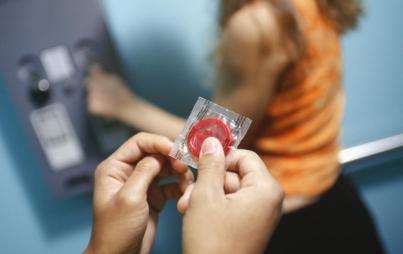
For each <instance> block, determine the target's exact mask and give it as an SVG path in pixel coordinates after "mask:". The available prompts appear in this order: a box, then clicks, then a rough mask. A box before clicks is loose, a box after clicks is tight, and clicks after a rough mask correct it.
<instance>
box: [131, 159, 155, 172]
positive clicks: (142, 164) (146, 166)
mask: <svg viewBox="0 0 403 254" xmlns="http://www.w3.org/2000/svg"><path fill="white" fill-rule="evenodd" d="M159 166H160V164H159V161H158V160H157V159H156V158H155V157H151V156H147V157H144V158H143V159H142V160H141V161H139V163H137V165H136V169H135V170H136V171H148V170H151V169H154V168H158V167H159Z"/></svg>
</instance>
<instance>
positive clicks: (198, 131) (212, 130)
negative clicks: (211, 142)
mask: <svg viewBox="0 0 403 254" xmlns="http://www.w3.org/2000/svg"><path fill="white" fill-rule="evenodd" d="M208 137H215V138H217V139H218V140H219V141H220V142H221V145H222V146H223V149H224V153H225V154H228V152H229V149H230V146H231V144H232V141H233V140H232V135H231V129H230V127H229V126H228V125H226V124H225V123H224V122H223V121H221V120H220V119H217V118H205V119H202V120H200V121H199V122H197V123H196V124H195V125H193V127H192V129H191V130H190V132H189V135H188V137H187V146H188V148H189V150H190V152H191V153H192V155H193V156H195V157H197V158H199V154H200V150H201V146H202V144H203V141H204V140H205V139H206V138H208Z"/></svg>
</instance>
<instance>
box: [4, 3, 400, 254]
mask: <svg viewBox="0 0 403 254" xmlns="http://www.w3.org/2000/svg"><path fill="white" fill-rule="evenodd" d="M104 2H105V11H106V14H107V16H108V20H109V25H110V28H111V30H112V33H113V36H114V38H115V40H116V44H117V46H118V48H119V51H120V53H121V56H122V58H123V60H124V61H125V63H126V71H127V73H128V75H129V78H130V80H131V81H133V85H134V87H135V89H136V91H138V93H140V94H141V95H143V96H145V97H147V98H149V99H150V100H152V101H154V102H157V103H159V104H160V105H162V106H164V107H166V108H168V109H169V110H171V111H173V112H176V113H179V114H182V115H186V114H187V112H188V111H189V110H190V108H191V106H192V105H193V102H194V100H195V98H196V97H197V96H198V95H199V94H202V95H204V96H208V94H209V92H208V89H206V87H207V86H208V84H209V83H212V71H211V68H209V67H208V66H209V62H210V59H209V57H208V53H209V52H211V49H212V48H213V46H214V34H213V32H212V31H215V26H214V18H212V17H214V15H215V10H216V6H215V5H214V3H213V2H211V1H207V0H194V1H186V0H176V1H164V0H155V1H144V0H143V1H140V0H121V1H119V2H117V1H114V0H104ZM365 3H367V5H368V8H367V17H366V18H365V19H363V22H362V24H361V27H360V29H359V31H358V32H355V33H352V34H350V35H348V36H347V37H346V38H345V40H344V52H345V69H346V74H345V81H346V90H347V99H348V103H347V112H346V117H345V122H344V137H343V143H344V144H345V145H346V146H350V145H355V144H358V143H363V142H367V141H370V140H374V139H378V138H382V137H387V136H390V135H392V134H397V133H402V132H403V86H402V81H403V71H402V70H403V68H402V67H403V64H402V59H403V46H402V45H403V36H402V33H403V29H401V28H402V25H403V16H402V15H400V14H401V10H403V2H401V1H399V0H390V1H388V3H387V4H386V3H385V2H382V1H376V0H371V1H365ZM206 84H207V85H206ZM4 86H5V85H4V84H3V83H1V81H0V162H1V169H2V176H1V180H0V182H1V184H0V201H1V209H0V226H1V228H2V231H1V232H0V246H1V248H2V249H1V251H0V252H1V253H44V254H46V253H79V252H80V251H81V250H82V249H83V248H84V246H85V245H86V243H87V241H88V238H89V234H90V219H91V207H90V206H91V203H90V201H91V195H90V194H83V195H80V196H77V197H74V198H71V199H67V200H60V201H55V200H53V199H52V198H51V197H50V196H49V194H48V191H47V188H46V186H45V185H44V180H43V178H42V175H40V173H39V172H40V171H39V169H38V166H37V163H36V159H35V158H34V157H33V156H32V154H31V151H32V148H31V147H30V146H29V144H28V143H27V142H26V139H25V136H24V133H23V131H22V128H21V126H20V123H19V121H18V119H17V118H16V116H15V111H14V109H13V108H11V101H10V99H9V97H8V94H7V92H6V91H5V88H4ZM184 86H186V87H187V88H186V89H182V88H183V87H184ZM154 91H159V92H158V93H155V92H154ZM177 98H179V100H178V99H177ZM402 164H403V162H402V160H396V161H394V162H390V163H386V164H382V165H379V166H378V167H376V168H373V169H370V170H368V171H365V172H366V173H364V172H363V173H357V174H354V175H353V178H354V180H355V181H356V182H357V183H358V185H359V187H360V191H361V193H362V195H363V197H364V199H365V200H366V201H367V202H368V204H369V207H370V208H371V211H372V213H373V214H374V216H375V218H376V219H377V225H378V226H379V228H380V232H381V233H382V237H383V239H384V241H385V243H386V245H387V248H388V250H389V251H390V253H403V246H402V243H401V241H400V240H399V237H400V235H401V233H403V225H402V224H401V223H400V222H399V221H400V217H399V215H401V214H403V207H402V202H401V197H402V196H403V190H402V183H403V173H402V171H403V170H402V169H403V166H402ZM167 208H168V209H167V210H166V211H164V212H163V214H162V215H161V217H162V218H161V221H160V224H159V229H160V231H159V233H158V236H157V240H156V245H155V247H154V252H155V253H175V252H179V249H180V217H179V215H177V213H176V212H175V208H174V204H173V203H170V204H168V207H167Z"/></svg>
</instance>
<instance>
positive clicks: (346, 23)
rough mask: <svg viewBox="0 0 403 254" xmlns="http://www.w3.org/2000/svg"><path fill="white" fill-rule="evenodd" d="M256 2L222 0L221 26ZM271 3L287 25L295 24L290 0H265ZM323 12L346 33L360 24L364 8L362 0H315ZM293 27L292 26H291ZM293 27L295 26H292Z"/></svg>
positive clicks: (338, 29)
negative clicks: (248, 4) (239, 11)
mask: <svg viewBox="0 0 403 254" xmlns="http://www.w3.org/2000/svg"><path fill="white" fill-rule="evenodd" d="M252 1H256V0H222V2H221V3H222V4H221V8H220V25H221V26H222V27H224V26H225V24H226V23H227V21H228V19H229V18H230V17H231V16H232V14H234V13H235V12H236V11H237V10H239V9H240V8H241V7H242V6H244V5H245V4H247V3H249V2H252ZM265 1H268V2H271V3H272V4H273V5H274V6H277V7H279V12H280V13H281V14H280V16H282V17H283V18H282V19H283V20H284V21H285V20H288V21H285V22H286V23H287V24H291V23H293V22H292V21H290V19H291V17H286V16H287V15H292V14H293V13H292V11H290V8H289V4H290V3H289V2H290V1H289V0H265ZM315 1H316V3H317V5H318V6H319V8H320V10H321V12H322V13H323V14H324V16H325V17H327V18H328V19H329V20H330V22H331V23H333V25H334V28H335V29H336V30H337V31H338V32H340V33H344V32H346V31H349V30H351V29H354V28H355V27H356V26H357V24H358V19H359V17H360V16H361V15H362V14H363V12H364V8H363V6H362V3H361V0H315ZM291 25H292V24H291ZM292 26H293V25H292Z"/></svg>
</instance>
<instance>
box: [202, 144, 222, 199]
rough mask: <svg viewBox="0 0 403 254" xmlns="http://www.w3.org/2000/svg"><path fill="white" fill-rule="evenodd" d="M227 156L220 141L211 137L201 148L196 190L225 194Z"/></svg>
mask: <svg viewBox="0 0 403 254" xmlns="http://www.w3.org/2000/svg"><path fill="white" fill-rule="evenodd" d="M224 175H225V156H224V151H223V148H222V145H221V143H220V142H219V141H218V139H216V138H213V137H209V138H207V139H206V140H205V141H204V142H203V144H202V147H201V153H200V158H199V163H198V179H197V181H196V186H195V189H202V190H203V191H208V192H212V193H214V195H216V194H220V193H222V194H224V188H223V187H224Z"/></svg>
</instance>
